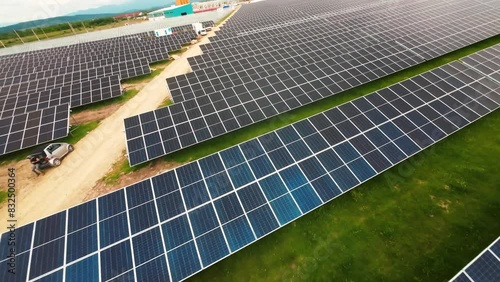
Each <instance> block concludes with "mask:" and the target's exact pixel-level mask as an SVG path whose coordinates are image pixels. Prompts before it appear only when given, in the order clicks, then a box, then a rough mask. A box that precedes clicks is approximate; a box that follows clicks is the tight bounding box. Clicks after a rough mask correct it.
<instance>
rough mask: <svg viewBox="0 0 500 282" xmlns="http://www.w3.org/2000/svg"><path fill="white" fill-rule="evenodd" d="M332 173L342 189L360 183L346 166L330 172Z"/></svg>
mask: <svg viewBox="0 0 500 282" xmlns="http://www.w3.org/2000/svg"><path fill="white" fill-rule="evenodd" d="M330 175H331V176H332V178H333V180H335V182H336V183H337V185H338V186H339V188H340V189H342V191H346V190H349V189H351V188H352V187H354V186H356V185H357V184H358V183H359V181H358V180H357V179H356V177H355V176H354V175H353V174H352V173H351V172H350V171H349V169H348V168H347V167H345V166H342V167H340V168H338V169H336V170H334V171H332V172H330Z"/></svg>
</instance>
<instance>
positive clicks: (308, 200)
mask: <svg viewBox="0 0 500 282" xmlns="http://www.w3.org/2000/svg"><path fill="white" fill-rule="evenodd" d="M292 196H293V198H294V199H295V202H297V205H299V207H300V210H302V212H304V213H306V212H308V211H310V210H312V209H314V208H315V207H317V206H319V205H321V204H322V202H321V199H320V198H318V196H317V195H316V193H315V192H314V190H313V188H312V187H311V185H309V184H307V185H304V186H302V187H300V188H298V189H296V190H294V191H292Z"/></svg>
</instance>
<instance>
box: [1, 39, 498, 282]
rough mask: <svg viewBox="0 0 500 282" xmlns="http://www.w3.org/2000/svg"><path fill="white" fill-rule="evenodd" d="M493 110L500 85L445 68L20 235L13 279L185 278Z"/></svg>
mask: <svg viewBox="0 0 500 282" xmlns="http://www.w3.org/2000/svg"><path fill="white" fill-rule="evenodd" d="M498 51H500V45H497V46H495V47H492V48H490V49H487V50H484V51H482V52H479V53H478V55H480V56H481V58H485V60H482V59H481V61H482V63H483V64H487V65H490V64H491V62H495V64H498V63H499V62H498V56H497V55H494V54H497V53H495V52H498ZM476 61H477V60H476ZM496 69H497V71H498V70H500V68H496ZM495 73H496V72H495ZM499 107H500V84H498V83H496V82H495V81H494V80H493V79H492V78H491V77H490V76H485V75H484V74H482V73H481V72H479V71H477V70H475V69H474V68H472V67H470V66H468V65H466V64H464V63H461V62H457V61H455V62H452V63H450V64H447V65H444V66H442V67H439V68H436V69H434V70H432V71H429V72H426V73H424V74H421V75H418V76H415V77H413V78H410V79H408V80H406V81H403V82H401V83H398V84H394V85H392V86H390V87H387V88H384V89H381V90H379V91H377V92H374V93H372V94H369V95H366V96H364V97H361V98H358V99H355V100H353V101H351V102H348V103H345V104H343V105H340V106H338V107H334V108H332V109H329V110H327V111H325V112H322V113H320V114H317V115H315V116H312V117H310V118H307V119H304V120H302V121H299V122H296V123H293V124H291V125H288V126H285V127H283V128H280V129H278V130H275V131H272V132H270V133H267V134H265V135H262V136H260V137H257V138H254V139H251V140H249V141H247V142H244V143H242V144H239V145H237V146H234V147H231V148H228V149H225V150H223V151H220V152H218V153H215V154H212V155H209V156H207V157H204V158H202V159H199V160H197V161H194V162H191V163H188V164H185V165H183V166H180V167H178V168H176V169H173V170H170V171H167V172H164V173H162V174H159V175H157V176H154V177H152V178H148V179H145V180H142V181H140V182H138V183H135V184H133V185H130V186H127V187H125V188H124V189H120V190H118V191H115V192H112V193H110V194H107V195H104V196H101V197H99V198H97V199H94V200H91V201H88V202H86V203H83V204H81V205H78V206H75V207H72V208H70V209H68V210H65V211H62V212H59V213H57V214H55V215H52V216H49V217H46V218H43V219H40V220H38V221H36V222H34V223H30V224H27V225H25V226H22V227H20V228H18V229H17V230H16V246H17V257H16V264H17V265H16V267H17V269H18V270H20V271H19V272H18V273H17V274H16V275H17V276H16V279H19V281H24V280H37V279H42V278H44V279H47V280H51V281H62V280H63V279H65V281H73V280H80V281H81V280H85V281H122V280H123V281H132V280H135V281H180V280H183V279H185V278H187V277H189V276H191V275H193V274H194V273H196V272H199V271H201V270H202V269H204V268H206V267H208V266H210V265H212V264H214V263H216V262H217V261H219V260H221V259H223V258H225V257H227V256H229V255H230V254H232V253H234V252H236V251H238V250H240V249H241V248H243V247H245V246H247V245H249V244H251V243H253V242H255V241H256V240H258V239H260V238H262V237H263V236H265V235H268V234H270V233H271V232H273V231H275V230H277V229H279V228H280V227H282V226H284V225H286V224H287V223H289V222H291V221H292V220H294V219H296V218H299V217H301V216H302V215H304V214H306V213H308V212H310V211H311V210H313V209H315V208H317V207H319V206H321V205H323V204H325V203H327V202H329V201H330V200H332V199H334V198H336V197H338V196H340V195H341V194H343V193H345V192H347V191H349V190H351V189H352V188H354V187H356V186H357V185H359V184H360V183H363V182H365V181H367V180H368V179H370V178H372V177H374V176H376V175H377V174H379V173H381V172H383V171H385V170H386V169H388V168H390V167H393V166H394V165H396V164H398V163H399V162H401V161H403V160H405V159H407V158H409V157H410V156H412V155H414V154H416V153H418V152H420V151H422V150H424V149H425V148H427V147H429V146H431V145H432V144H434V143H436V142H438V141H440V140H443V139H444V138H446V137H448V136H449V135H451V134H453V133H454V132H457V131H458V130H460V129H462V128H464V127H465V126H467V125H468V124H470V123H472V122H474V121H476V120H478V119H479V118H481V117H483V116H485V115H487V114H489V113H491V112H492V111H495V110H496V109H498V108H499ZM8 237H9V233H5V234H3V235H2V236H1V237H0V244H3V242H5V240H8ZM6 252H7V250H6V248H0V257H2V258H5V257H7V253H6ZM6 262H7V260H3V261H1V262H0V280H2V281H4V280H6V279H7V278H8V275H9V274H8V273H7V269H6V267H7V264H6ZM23 270H24V271H23ZM99 279H100V280H99Z"/></svg>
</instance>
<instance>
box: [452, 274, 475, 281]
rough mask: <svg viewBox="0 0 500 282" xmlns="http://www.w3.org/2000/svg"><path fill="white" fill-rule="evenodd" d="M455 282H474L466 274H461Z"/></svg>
mask: <svg viewBox="0 0 500 282" xmlns="http://www.w3.org/2000/svg"><path fill="white" fill-rule="evenodd" d="M453 282H472V281H471V280H470V279H469V278H467V276H466V275H465V274H463V273H462V274H460V275H459V276H458V277H457V278H455V280H453Z"/></svg>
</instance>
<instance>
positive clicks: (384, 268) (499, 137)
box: [190, 111, 500, 281]
mask: <svg viewBox="0 0 500 282" xmlns="http://www.w3.org/2000/svg"><path fill="white" fill-rule="evenodd" d="M499 158H500V111H496V112H495V113H493V114H490V115H489V116H487V117H485V118H483V119H481V120H479V121H477V122H475V123H473V124H472V125H470V126H469V127H467V128H465V129H463V130H461V131H459V132H458V133H456V134H454V135H452V136H450V137H448V138H447V139H445V140H444V141H443V142H440V143H438V144H436V145H434V146H432V147H430V148H429V149H427V150H425V151H423V152H421V153H419V154H418V155H416V156H414V157H413V158H411V159H409V160H407V161H405V162H403V163H401V164H400V165H398V166H396V167H394V168H392V169H390V170H388V171H386V172H384V173H383V174H381V175H379V176H377V177H376V178H374V179H372V180H370V181H368V182H366V183H365V184H362V185H361V186H359V187H357V188H355V189H354V190H352V191H350V192H349V193H347V194H345V195H343V196H340V197H339V198H337V199H334V200H333V201H332V202H330V203H328V204H326V205H325V206H323V207H320V208H318V209H317V210H314V211H313V212H311V213H309V214H307V215H305V216H304V217H302V218H299V219H297V220H295V221H294V222H292V223H290V224H289V225H288V226H286V227H284V228H282V229H280V230H278V231H276V232H275V233H272V234H271V235H269V236H267V237H265V238H263V239H261V240H260V241H258V242H256V243H254V244H252V245H250V246H248V247H247V248H245V249H243V250H241V251H239V252H237V253H236V254H234V255H231V256H230V257H229V258H227V259H225V260H223V261H221V262H219V263H217V264H215V265H214V266H212V267H210V268H208V269H207V270H205V271H202V272H201V273H199V274H197V275H195V276H194V277H192V279H190V281H446V280H449V279H450V278H452V277H453V276H454V275H455V274H456V273H457V272H458V271H459V270H460V269H461V268H463V267H464V266H465V265H466V264H467V263H468V262H469V261H470V260H471V259H472V258H473V257H475V256H476V255H478V254H479V253H480V252H481V251H482V250H483V249H484V248H486V247H487V246H488V245H489V244H490V243H491V242H493V241H494V240H495V239H496V238H497V237H498V236H499V235H500V221H499V220H498V218H499V216H500V189H498V188H499V186H498V184H499V183H500V174H499V173H498V159H499Z"/></svg>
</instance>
